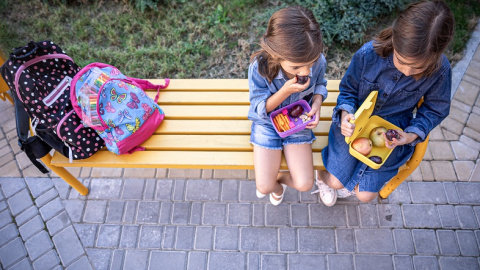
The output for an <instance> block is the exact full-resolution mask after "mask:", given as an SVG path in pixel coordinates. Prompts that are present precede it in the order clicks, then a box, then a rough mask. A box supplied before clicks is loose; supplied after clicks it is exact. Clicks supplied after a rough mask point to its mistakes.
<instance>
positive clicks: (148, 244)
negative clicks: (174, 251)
mask: <svg viewBox="0 0 480 270" xmlns="http://www.w3.org/2000/svg"><path fill="white" fill-rule="evenodd" d="M162 234H163V227H162V226H150V225H148V226H147V225H144V226H142V227H141V230H140V238H139V241H138V247H139V248H157V249H159V248H161V246H162Z"/></svg>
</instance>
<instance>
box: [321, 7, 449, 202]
mask: <svg viewBox="0 0 480 270" xmlns="http://www.w3.org/2000/svg"><path fill="white" fill-rule="evenodd" d="M453 33H454V19H453V15H452V13H451V12H450V10H449V8H448V7H447V5H446V4H445V3H443V2H441V1H433V2H419V3H414V4H411V5H409V6H408V7H407V8H406V9H405V10H404V11H403V12H402V13H400V15H399V16H398V18H397V19H396V20H395V21H394V23H393V25H392V26H391V27H389V28H387V29H384V30H383V31H382V32H381V33H380V34H379V35H378V36H377V37H376V38H375V39H374V40H373V41H371V42H369V43H367V44H365V45H364V46H363V47H362V48H360V50H358V51H357V52H356V53H355V55H354V56H353V59H352V60H351V63H350V66H349V68H348V69H347V72H346V74H345V76H344V77H343V79H342V81H341V83H340V95H339V97H338V100H337V106H336V107H335V109H334V111H333V116H332V125H331V128H330V133H329V136H328V146H327V147H326V148H325V149H324V150H323V151H322V158H323V162H324V165H325V168H326V171H321V172H320V173H319V178H320V179H321V181H317V186H318V187H319V191H320V198H321V200H322V201H323V203H324V204H325V205H328V206H331V205H333V204H335V201H336V198H337V195H338V197H346V196H349V195H352V194H356V195H357V198H358V199H359V200H360V201H362V202H369V201H372V200H373V199H375V198H376V196H377V195H378V192H379V191H380V190H381V188H382V187H383V185H384V184H385V183H386V182H388V181H389V180H390V179H391V178H392V177H394V176H395V175H396V174H397V172H398V168H399V167H400V166H402V165H403V164H405V162H406V161H407V160H408V159H409V158H410V157H411V155H412V154H413V151H414V146H415V145H416V144H417V143H419V142H422V141H424V140H425V138H426V137H427V135H428V134H429V132H430V131H431V130H432V129H433V128H435V126H437V125H438V124H439V123H440V122H442V120H443V119H445V117H447V115H448V114H449V111H450V100H451V93H450V91H451V79H452V71H451V67H450V63H449V62H448V60H447V58H446V56H445V55H444V54H443V52H444V51H445V49H446V48H447V45H448V44H449V42H450V41H451V39H452V37H453ZM371 91H378V98H377V101H376V104H375V108H374V111H373V114H372V115H378V116H380V117H382V118H383V119H385V120H387V121H389V122H391V123H393V124H394V125H397V126H398V127H400V128H401V129H403V131H400V130H399V131H398V132H399V134H400V139H398V140H397V139H393V141H390V142H389V141H386V142H385V146H386V147H388V148H390V149H393V151H392V153H391V154H390V156H389V157H388V159H387V160H386V161H385V163H384V165H382V167H380V169H378V170H374V169H371V168H370V167H367V165H365V164H364V163H362V162H360V161H358V160H357V159H356V158H354V157H353V156H351V155H350V154H349V147H348V145H347V144H346V143H345V136H351V135H352V134H353V131H354V128H355V125H354V124H351V123H350V122H349V121H350V120H352V119H354V113H355V111H356V110H357V109H358V108H359V106H360V105H361V104H362V102H363V101H364V100H365V99H366V97H367V96H368V95H369V94H370V92H371ZM422 96H423V97H424V103H423V104H422V105H421V106H420V107H419V108H418V110H417V111H416V115H415V116H414V108H415V106H416V104H417V103H418V101H419V100H420V99H421V97H422ZM336 189H338V190H336Z"/></svg>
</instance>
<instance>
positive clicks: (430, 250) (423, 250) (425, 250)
mask: <svg viewBox="0 0 480 270" xmlns="http://www.w3.org/2000/svg"><path fill="white" fill-rule="evenodd" d="M412 235H413V243H414V245H415V251H416V253H417V254H425V255H438V254H439V250H438V243H437V238H436V235H435V231H434V230H430V229H426V230H423V229H413V230H412Z"/></svg>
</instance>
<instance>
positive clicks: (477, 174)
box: [468, 159, 480, 182]
mask: <svg viewBox="0 0 480 270" xmlns="http://www.w3.org/2000/svg"><path fill="white" fill-rule="evenodd" d="M468 181H470V182H480V159H478V160H477V163H476V165H475V169H474V170H473V172H472V175H471V176H470V179H469V180H468Z"/></svg>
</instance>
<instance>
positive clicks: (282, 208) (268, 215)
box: [265, 204, 290, 226]
mask: <svg viewBox="0 0 480 270" xmlns="http://www.w3.org/2000/svg"><path fill="white" fill-rule="evenodd" d="M265 222H266V225H267V226H289V225H290V213H289V207H288V205H287V204H280V205H277V206H275V205H273V204H267V205H265Z"/></svg>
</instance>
